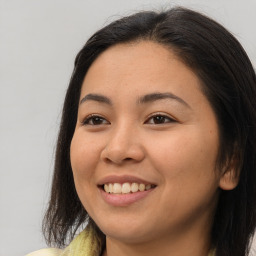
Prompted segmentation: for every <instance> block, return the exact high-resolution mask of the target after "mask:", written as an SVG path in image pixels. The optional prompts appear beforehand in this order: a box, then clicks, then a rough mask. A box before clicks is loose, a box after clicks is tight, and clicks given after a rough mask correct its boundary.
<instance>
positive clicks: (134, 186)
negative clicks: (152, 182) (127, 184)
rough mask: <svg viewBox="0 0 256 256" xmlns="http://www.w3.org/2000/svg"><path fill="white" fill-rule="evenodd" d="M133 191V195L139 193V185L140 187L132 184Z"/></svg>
mask: <svg viewBox="0 0 256 256" xmlns="http://www.w3.org/2000/svg"><path fill="white" fill-rule="evenodd" d="M131 190H132V192H133V193H134V192H137V191H138V190H139V185H138V183H132V185H131Z"/></svg>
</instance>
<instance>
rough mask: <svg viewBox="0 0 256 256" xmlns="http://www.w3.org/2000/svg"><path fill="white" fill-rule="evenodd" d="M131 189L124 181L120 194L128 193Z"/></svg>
mask: <svg viewBox="0 0 256 256" xmlns="http://www.w3.org/2000/svg"><path fill="white" fill-rule="evenodd" d="M130 191H131V186H130V184H129V183H124V184H123V185H122V194H128V193H130Z"/></svg>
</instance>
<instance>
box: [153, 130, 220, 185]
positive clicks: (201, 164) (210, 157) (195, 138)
mask: <svg viewBox="0 0 256 256" xmlns="http://www.w3.org/2000/svg"><path fill="white" fill-rule="evenodd" d="M187 130H188V131H186V132H185V131H184V132H180V131H179V132H173V133H172V134H171V135H168V134H166V136H163V137H162V138H158V141H157V144H156V145H154V149H153V147H152V146H151V149H152V153H151V155H152V156H153V159H152V162H153V164H154V167H155V168H156V169H158V170H159V172H160V173H161V174H162V176H163V179H165V182H168V181H172V179H175V181H176V182H175V184H177V186H180V184H185V183H187V184H188V185H193V184H192V181H195V182H196V181H197V182H198V180H200V179H202V180H203V179H206V180H205V181H206V182H208V181H207V179H209V180H210V179H211V178H212V177H213V175H214V171H215V162H216V158H217V152H218V137H217V134H213V133H211V134H210V136H209V134H208V133H205V134H204V133H203V132H201V131H200V130H196V129H193V128H191V129H187ZM204 132H205V131H204ZM153 151H154V152H153Z"/></svg>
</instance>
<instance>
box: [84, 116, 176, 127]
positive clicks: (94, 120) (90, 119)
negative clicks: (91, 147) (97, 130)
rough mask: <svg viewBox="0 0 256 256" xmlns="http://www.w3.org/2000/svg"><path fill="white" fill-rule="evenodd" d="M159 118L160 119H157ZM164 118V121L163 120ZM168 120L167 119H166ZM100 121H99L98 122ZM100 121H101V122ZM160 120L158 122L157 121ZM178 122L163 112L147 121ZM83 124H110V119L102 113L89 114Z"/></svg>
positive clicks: (146, 122) (148, 122)
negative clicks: (101, 114)
mask: <svg viewBox="0 0 256 256" xmlns="http://www.w3.org/2000/svg"><path fill="white" fill-rule="evenodd" d="M157 119H158V120H157ZM150 120H154V121H155V122H151V121H150ZM163 120H164V122H162V121H163ZM166 120H167V121H166ZM159 121H160V122H159ZM97 122H98V123H97ZM99 122H100V123H99ZM157 122H158V123H157ZM173 122H176V120H174V119H173V118H171V117H169V116H167V115H163V114H160V113H159V114H154V115H152V116H150V117H149V118H148V119H147V120H146V121H145V124H154V125H158V124H166V123H173ZM82 124H83V125H92V126H98V125H105V124H110V122H109V121H107V120H106V119H105V118H104V117H102V116H100V115H94V114H92V115H89V116H87V117H86V118H85V120H84V121H83V122H82Z"/></svg>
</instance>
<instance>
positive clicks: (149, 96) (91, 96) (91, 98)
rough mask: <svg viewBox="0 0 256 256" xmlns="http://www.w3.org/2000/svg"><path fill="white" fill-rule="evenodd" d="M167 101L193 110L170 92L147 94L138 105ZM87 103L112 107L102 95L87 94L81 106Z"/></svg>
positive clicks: (81, 101) (110, 102) (140, 99)
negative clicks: (98, 103)
mask: <svg viewBox="0 0 256 256" xmlns="http://www.w3.org/2000/svg"><path fill="white" fill-rule="evenodd" d="M165 99H172V100H176V101H178V102H179V103H181V104H183V105H184V106H186V107H188V108H191V107H190V106H189V104H188V103H187V102H186V101H184V100H183V99H181V98H180V97H178V96H176V95H175V94H173V93H169V92H166V93H160V92H156V93H150V94H146V95H144V96H142V97H140V98H139V99H138V100H137V103H138V104H147V103H151V102H154V101H157V100H165ZM86 101H96V102H100V103H105V104H108V105H112V101H111V100H110V99H109V98H108V97H106V96H104V95H101V94H94V93H90V94H87V95H85V96H84V97H83V98H82V99H81V100H80V104H82V103H84V102H86Z"/></svg>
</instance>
